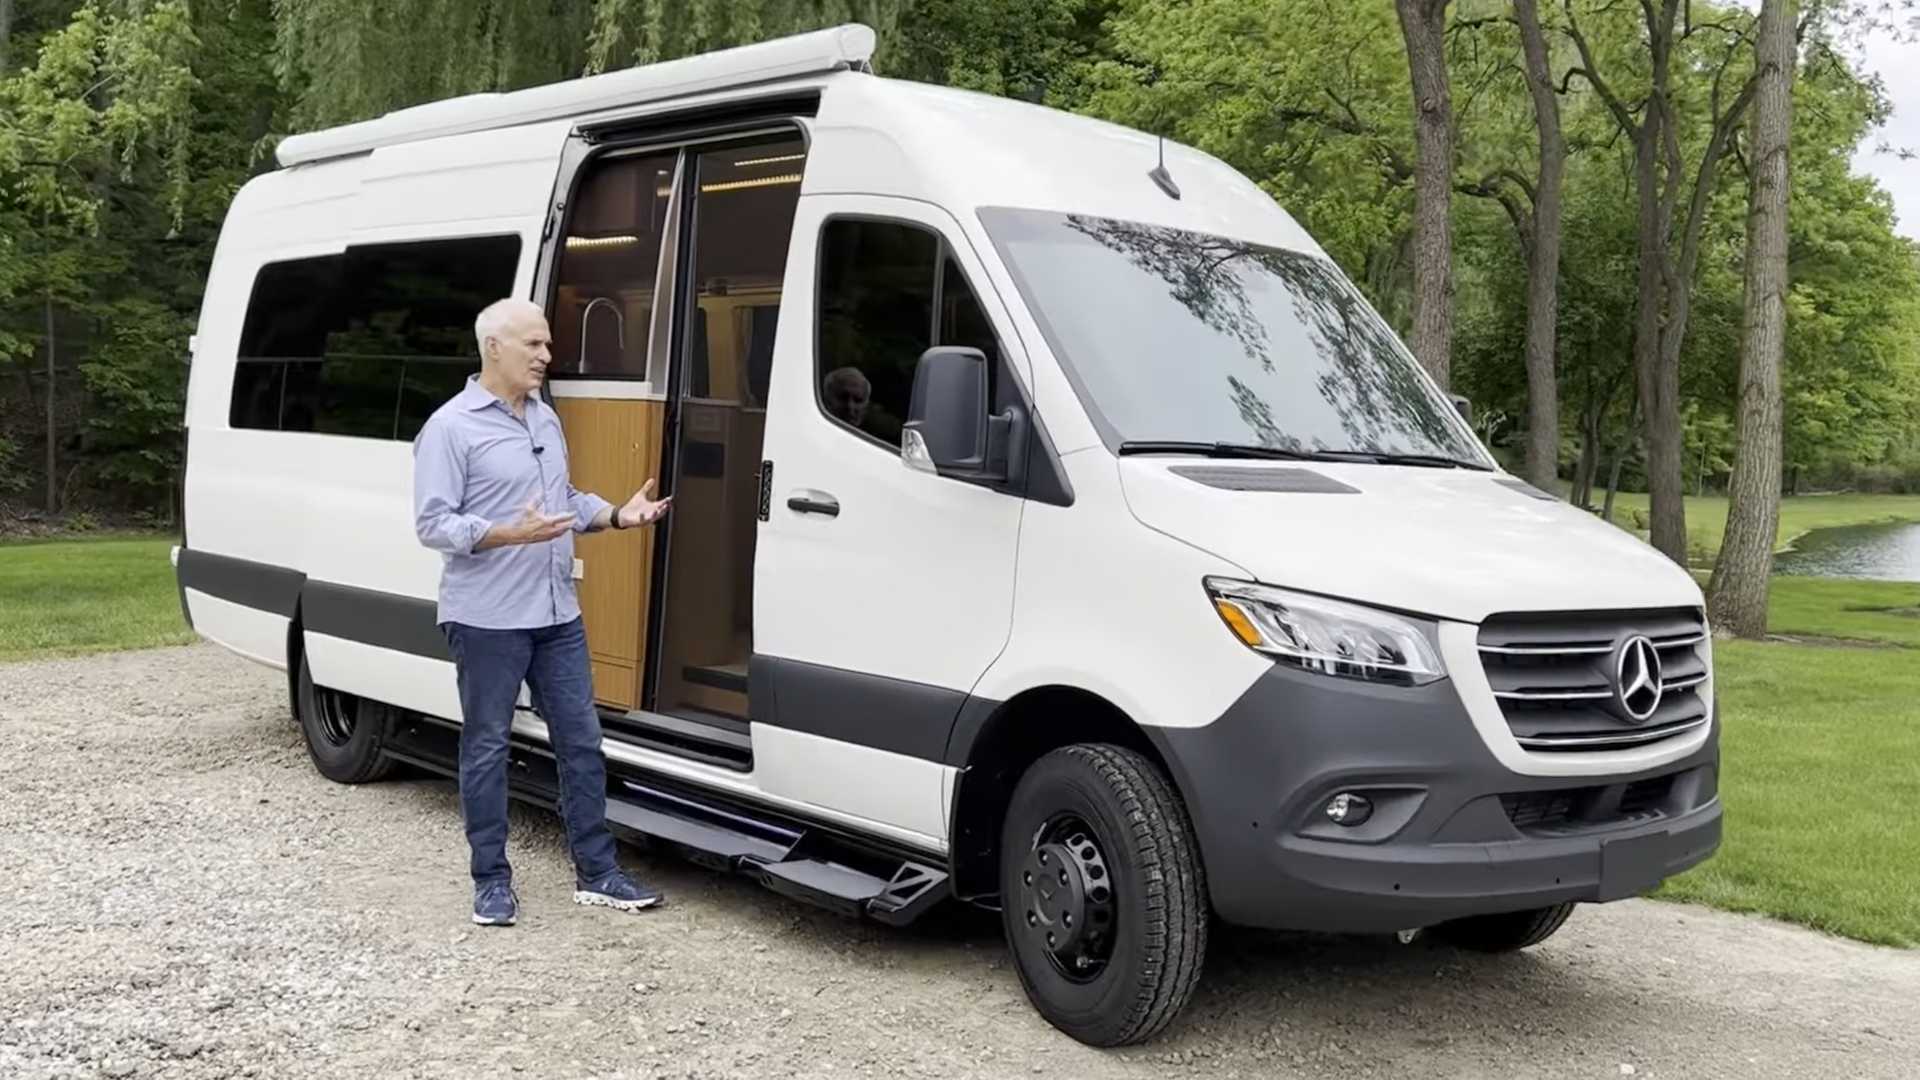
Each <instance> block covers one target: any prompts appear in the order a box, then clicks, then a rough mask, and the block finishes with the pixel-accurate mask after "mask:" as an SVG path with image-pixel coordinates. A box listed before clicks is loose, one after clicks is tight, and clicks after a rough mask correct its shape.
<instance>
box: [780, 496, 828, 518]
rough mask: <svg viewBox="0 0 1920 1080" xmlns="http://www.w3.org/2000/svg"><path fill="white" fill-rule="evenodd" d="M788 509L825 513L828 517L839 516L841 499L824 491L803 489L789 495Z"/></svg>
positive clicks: (796, 511)
mask: <svg viewBox="0 0 1920 1080" xmlns="http://www.w3.org/2000/svg"><path fill="white" fill-rule="evenodd" d="M787 509H789V510H791V511H793V512H794V513H796V514H824V515H825V516H827V517H839V516H840V500H839V499H836V498H834V497H833V496H831V495H829V494H827V493H826V492H824V491H814V490H811V489H802V490H800V491H798V492H796V493H794V494H793V495H791V496H788V498H787Z"/></svg>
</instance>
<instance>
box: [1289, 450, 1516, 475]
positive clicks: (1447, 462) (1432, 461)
mask: <svg viewBox="0 0 1920 1080" xmlns="http://www.w3.org/2000/svg"><path fill="white" fill-rule="evenodd" d="M1316 453H1317V454H1318V455H1319V458H1320V460H1322V461H1358V462H1363V463H1367V464H1373V465H1418V466H1422V467H1424V468H1429V469H1473V470H1475V471H1478V472H1492V471H1493V470H1492V469H1491V468H1490V467H1488V466H1486V465H1482V464H1480V463H1479V462H1477V461H1466V460H1464V459H1461V458H1453V457H1447V456H1445V455H1442V454H1396V453H1392V452H1389V451H1386V450H1320V451H1316Z"/></svg>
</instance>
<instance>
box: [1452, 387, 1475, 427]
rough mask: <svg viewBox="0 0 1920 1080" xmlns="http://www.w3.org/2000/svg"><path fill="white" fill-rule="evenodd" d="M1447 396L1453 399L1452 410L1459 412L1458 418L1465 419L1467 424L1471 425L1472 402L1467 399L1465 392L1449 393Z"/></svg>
mask: <svg viewBox="0 0 1920 1080" xmlns="http://www.w3.org/2000/svg"><path fill="white" fill-rule="evenodd" d="M1447 396H1448V397H1451V398H1452V399H1453V411H1454V412H1457V413H1459V414H1460V419H1462V420H1465V421H1466V422H1467V425H1468V426H1469V427H1471V426H1472V425H1473V402H1471V401H1468V400H1467V396H1466V395H1465V394H1449V395H1447Z"/></svg>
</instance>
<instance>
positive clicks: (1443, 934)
mask: <svg viewBox="0 0 1920 1080" xmlns="http://www.w3.org/2000/svg"><path fill="white" fill-rule="evenodd" d="M1571 914H1573V905H1572V904H1554V905H1552V906H1551V907H1543V908H1530V909H1528V910H1526V911H1504V912H1501V913H1500V914H1498V915H1473V916H1469V917H1467V918H1464V919H1454V920H1453V921H1451V922H1443V923H1441V924H1439V925H1438V926H1435V927H1434V928H1433V930H1432V931H1431V933H1432V934H1433V936H1434V937H1435V938H1438V939H1439V940H1441V941H1444V942H1446V943H1447V944H1449V945H1455V946H1458V947H1460V948H1462V949H1471V950H1473V951H1474V952H1486V953H1504V952H1519V951H1520V950H1521V949H1525V948H1530V947H1532V946H1534V945H1538V944H1540V943H1541V942H1543V941H1545V940H1547V939H1548V938H1550V937H1552V936H1553V935H1554V933H1555V931H1557V930H1559V929H1560V927H1562V926H1564V925H1566V921H1567V916H1569V915H1571Z"/></svg>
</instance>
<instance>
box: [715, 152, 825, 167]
mask: <svg viewBox="0 0 1920 1080" xmlns="http://www.w3.org/2000/svg"><path fill="white" fill-rule="evenodd" d="M806 159H807V155H805V154H782V155H780V156H779V157H757V158H748V159H747V160H745V161H736V162H734V163H733V164H734V167H735V168H738V169H744V168H746V167H747V166H749V165H776V164H779V163H780V162H782V161H805V160H806Z"/></svg>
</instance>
